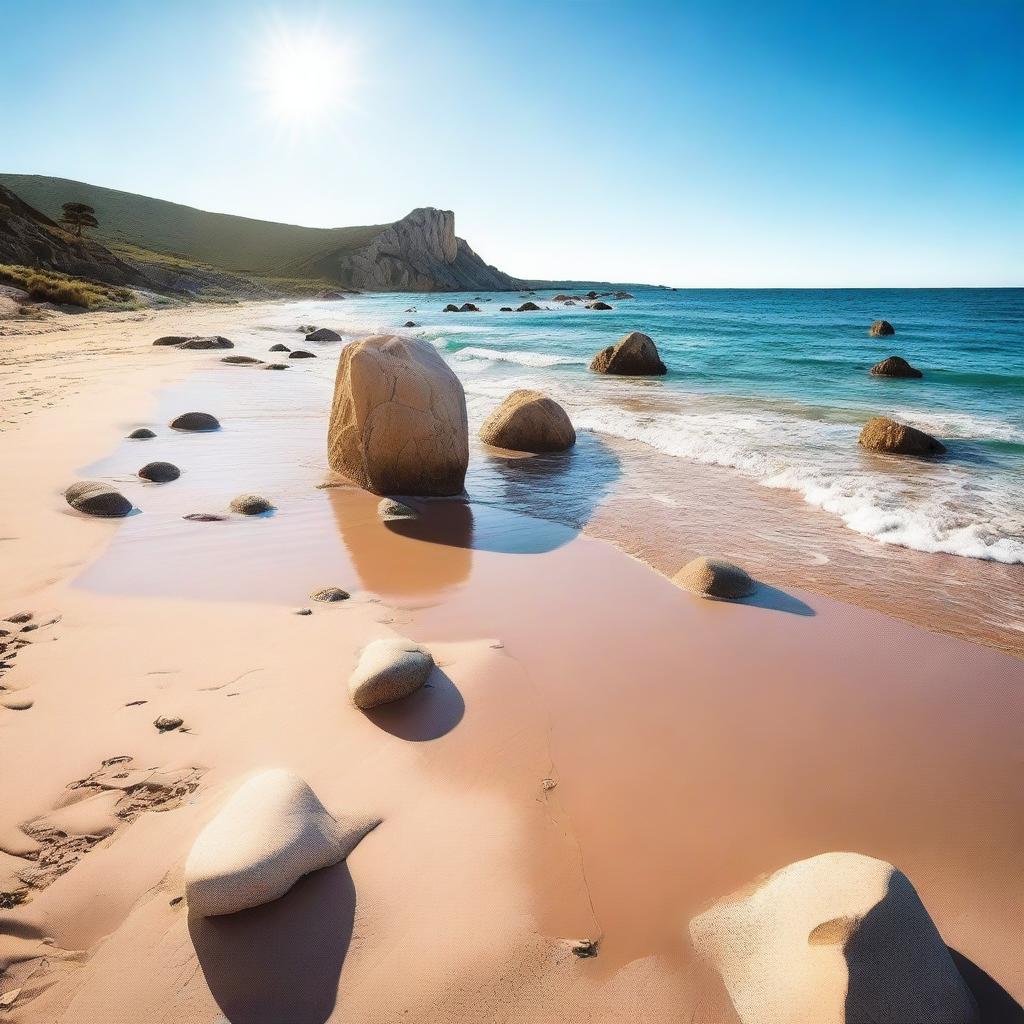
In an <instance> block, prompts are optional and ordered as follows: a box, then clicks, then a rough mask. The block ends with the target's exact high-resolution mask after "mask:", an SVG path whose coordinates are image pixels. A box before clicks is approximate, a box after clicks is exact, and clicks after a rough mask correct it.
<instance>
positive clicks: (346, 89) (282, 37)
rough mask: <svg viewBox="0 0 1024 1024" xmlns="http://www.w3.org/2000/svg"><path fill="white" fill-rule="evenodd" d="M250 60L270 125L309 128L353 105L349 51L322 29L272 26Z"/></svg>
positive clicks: (352, 64) (319, 26) (348, 45)
mask: <svg viewBox="0 0 1024 1024" xmlns="http://www.w3.org/2000/svg"><path fill="white" fill-rule="evenodd" d="M254 60H255V68H254V74H253V78H254V86H255V89H256V91H257V93H258V94H259V96H260V101H261V103H262V105H263V109H264V112H265V113H266V114H267V115H268V116H269V117H271V118H272V119H273V120H275V121H278V122H281V123H283V124H285V125H288V126H291V127H302V126H314V125H318V124H320V123H322V122H323V121H325V120H326V119H327V118H328V117H330V116H331V115H332V114H334V113H337V112H339V111H340V110H342V109H344V108H345V107H347V106H349V105H350V104H351V102H352V92H353V88H354V84H355V60H354V53H353V48H352V46H351V45H350V44H347V43H345V42H344V41H343V40H340V39H338V38H336V37H334V36H333V35H332V34H331V33H330V32H329V31H327V30H325V29H324V27H323V26H321V25H318V24H308V25H304V26H296V25H291V24H283V23H279V24H275V25H273V26H271V27H270V28H268V30H267V31H266V33H265V34H264V37H263V39H262V40H261V42H260V44H259V46H258V47H257V48H256V55H255V58H254Z"/></svg>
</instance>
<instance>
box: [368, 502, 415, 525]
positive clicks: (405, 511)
mask: <svg viewBox="0 0 1024 1024" xmlns="http://www.w3.org/2000/svg"><path fill="white" fill-rule="evenodd" d="M377 515H379V516H380V518H381V519H382V520H383V521H384V522H386V523H387V522H391V521H392V520H395V519H417V518H419V513H418V512H417V511H416V510H415V509H414V508H409V506H408V505H403V504H402V503H401V502H400V501H395V499H394V498H381V500H380V502H379V503H378V505H377Z"/></svg>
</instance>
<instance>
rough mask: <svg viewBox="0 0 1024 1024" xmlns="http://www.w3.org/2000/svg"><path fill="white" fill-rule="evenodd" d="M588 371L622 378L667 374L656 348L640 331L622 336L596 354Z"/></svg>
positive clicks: (650, 339) (647, 336) (666, 368)
mask: <svg viewBox="0 0 1024 1024" xmlns="http://www.w3.org/2000/svg"><path fill="white" fill-rule="evenodd" d="M590 369H591V370H592V371H593V372H594V373H607V374H612V375H617V376H622V377H660V376H662V375H663V374H666V373H668V367H667V366H665V364H664V363H663V362H662V361H661V356H660V355H659V354H658V346H657V345H655V344H654V341H653V339H652V338H651V337H650V336H649V335H647V334H641V333H640V331H631V332H630V333H629V334H624V335H623V336H622V337H621V338H619V340H618V341H617V342H615V344H614V345H609V346H608V347H607V348H606V349H602V350H601V351H600V352H598V353H597V355H596V356H594V358H593V361H592V362H591V364H590Z"/></svg>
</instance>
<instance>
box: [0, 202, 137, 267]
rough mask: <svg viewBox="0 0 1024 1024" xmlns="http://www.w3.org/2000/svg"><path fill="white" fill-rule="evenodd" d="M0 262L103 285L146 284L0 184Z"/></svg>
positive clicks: (96, 246)
mask: <svg viewBox="0 0 1024 1024" xmlns="http://www.w3.org/2000/svg"><path fill="white" fill-rule="evenodd" d="M0 263H14V264H17V265H19V266H26V267H39V268H42V269H46V270H57V271H60V272H61V273H63V274H71V275H73V276H75V277H82V278H87V279H89V280H92V281H101V282H103V283H104V284H114V285H137V286H143V287H144V286H146V285H148V284H149V281H148V280H147V278H146V277H145V275H143V274H142V273H141V272H140V271H139V270H137V269H136V268H135V267H133V266H130V265H129V264H127V263H125V262H124V260H120V259H118V258H117V257H116V256H115V255H114V254H113V253H112V252H111V251H110V250H109V249H107V248H105V247H104V246H102V245H100V243H99V242H96V241H93V240H92V239H89V238H76V237H75V236H74V235H73V234H71V233H70V232H68V231H65V230H64V229H63V228H62V227H60V225H59V224H57V223H55V222H54V221H52V220H50V218H49V217H46V216H44V215H43V214H41V213H40V212H39V211H38V210H36V209H35V208H34V207H31V206H29V205H28V203H25V202H23V201H22V200H21V199H19V198H18V197H17V196H16V195H15V194H14V193H13V192H11V191H10V189H7V188H5V187H4V186H3V185H0Z"/></svg>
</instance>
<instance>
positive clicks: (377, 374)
mask: <svg viewBox="0 0 1024 1024" xmlns="http://www.w3.org/2000/svg"><path fill="white" fill-rule="evenodd" d="M327 452H328V461H329V462H330V466H331V468H332V469H333V470H335V471H336V472H338V473H341V474H342V475H343V476H345V477H347V478H348V479H349V480H352V481H353V482H355V483H357V484H358V485H359V486H360V487H363V488H365V489H366V490H369V491H373V492H374V493H375V494H409V495H416V494H423V495H452V494H460V493H461V492H462V489H463V484H464V481H465V477H466V468H467V466H468V464H469V430H468V423H467V417H466V396H465V393H464V392H463V390H462V384H461V383H460V381H459V379H458V377H456V376H455V374H454V373H453V372H452V369H451V367H449V366H448V364H447V363H446V362H445V361H444V359H442V358H441V356H440V354H439V353H438V351H437V349H435V348H434V346H433V345H431V344H429V343H428V342H426V341H423V340H422V339H420V338H412V337H399V336H397V335H374V336H371V337H369V338H362V339H360V340H359V341H355V342H352V343H351V344H349V345H347V346H346V347H345V348H344V349H343V350H342V353H341V359H340V360H339V362H338V372H337V377H336V379H335V384H334V401H333V406H332V409H331V421H330V427H329V431H328V444H327Z"/></svg>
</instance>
